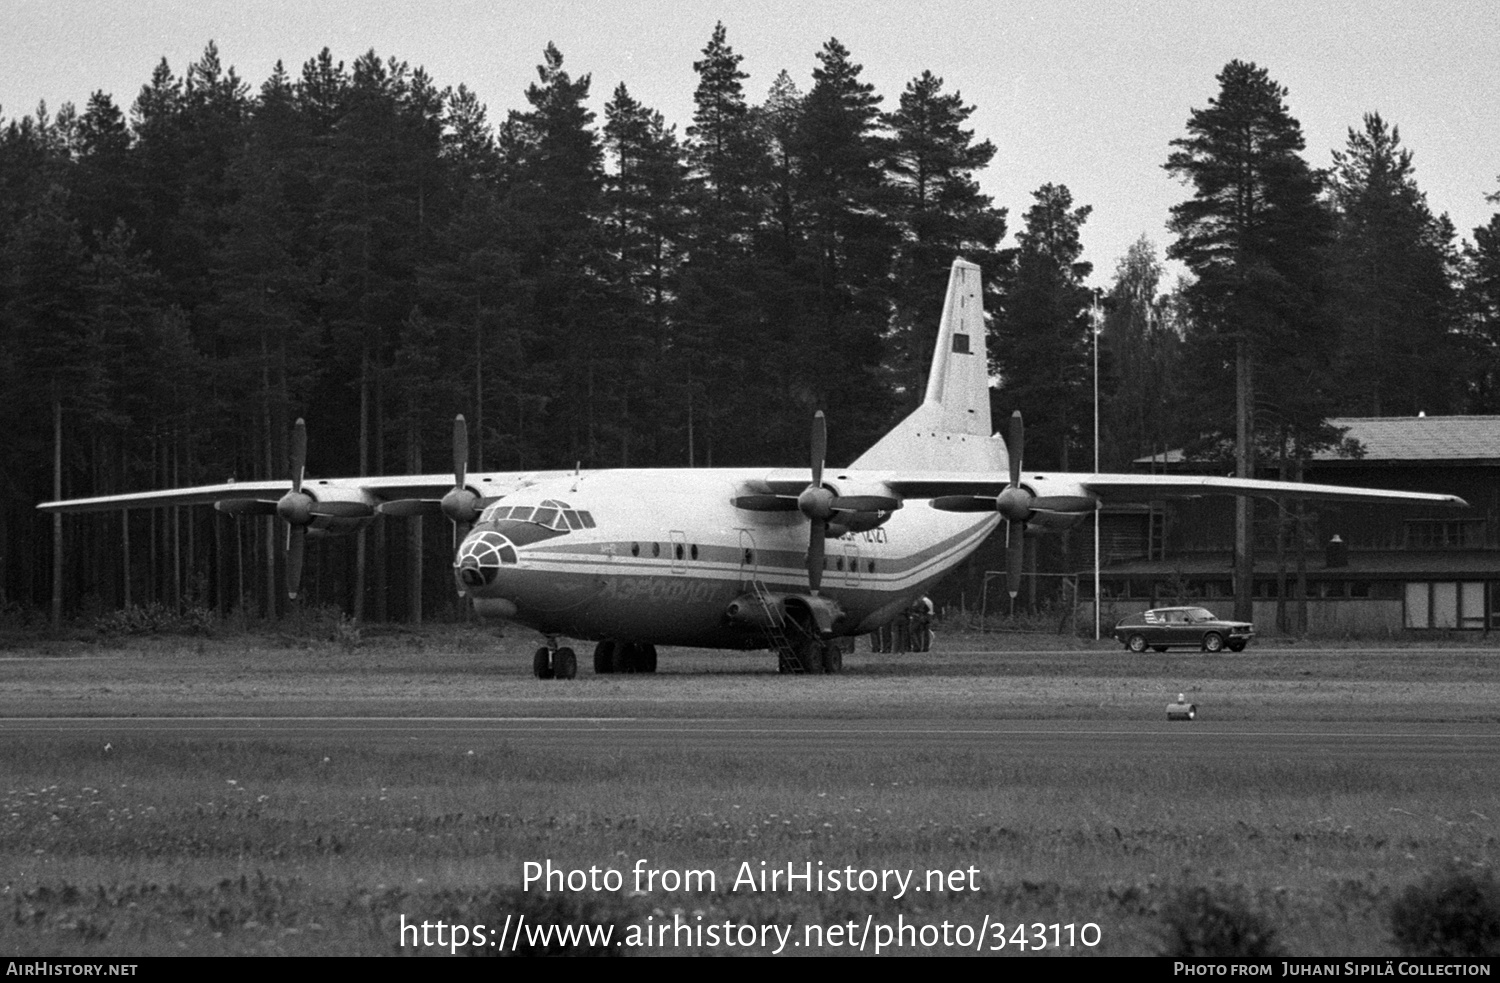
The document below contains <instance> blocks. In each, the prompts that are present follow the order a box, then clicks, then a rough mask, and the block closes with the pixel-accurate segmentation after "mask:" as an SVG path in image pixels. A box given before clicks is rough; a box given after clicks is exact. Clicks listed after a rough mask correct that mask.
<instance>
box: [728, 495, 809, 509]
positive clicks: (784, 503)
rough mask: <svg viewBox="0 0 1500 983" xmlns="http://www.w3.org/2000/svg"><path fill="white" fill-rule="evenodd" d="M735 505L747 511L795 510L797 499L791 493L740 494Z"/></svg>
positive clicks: (735, 500)
mask: <svg viewBox="0 0 1500 983" xmlns="http://www.w3.org/2000/svg"><path fill="white" fill-rule="evenodd" d="M731 501H733V503H734V507H735V508H737V509H744V510H745V511H746V512H795V511H797V500H796V499H795V498H792V497H791V496H790V495H740V496H739V497H738V498H735V499H732V500H731Z"/></svg>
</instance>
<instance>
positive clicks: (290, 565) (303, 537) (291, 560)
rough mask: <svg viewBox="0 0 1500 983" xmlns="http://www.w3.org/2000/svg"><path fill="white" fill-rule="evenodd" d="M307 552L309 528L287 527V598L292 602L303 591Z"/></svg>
mask: <svg viewBox="0 0 1500 983" xmlns="http://www.w3.org/2000/svg"><path fill="white" fill-rule="evenodd" d="M306 550H307V527H306V526H287V542H286V596H287V597H289V598H291V599H292V600H294V601H295V600H296V599H297V594H298V592H300V591H301V590H302V556H303V554H304V553H305V552H306Z"/></svg>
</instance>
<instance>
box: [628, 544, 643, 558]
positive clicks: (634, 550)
mask: <svg viewBox="0 0 1500 983" xmlns="http://www.w3.org/2000/svg"><path fill="white" fill-rule="evenodd" d="M630 555H631V556H640V555H641V544H640V543H631V544H630Z"/></svg>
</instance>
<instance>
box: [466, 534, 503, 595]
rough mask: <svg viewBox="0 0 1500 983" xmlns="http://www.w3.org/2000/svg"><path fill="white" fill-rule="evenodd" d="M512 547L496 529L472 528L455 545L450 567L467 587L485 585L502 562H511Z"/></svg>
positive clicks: (492, 581) (491, 580) (498, 572)
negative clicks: (473, 529) (460, 543)
mask: <svg viewBox="0 0 1500 983" xmlns="http://www.w3.org/2000/svg"><path fill="white" fill-rule="evenodd" d="M515 562H516V548H515V546H514V545H513V544H512V543H511V541H510V540H509V539H506V538H505V537H504V536H502V535H500V534H499V533H497V532H474V533H470V534H469V537H468V538H467V539H465V540H464V541H463V544H462V545H461V546H459V548H458V556H457V557H455V558H454V561H453V567H454V570H455V571H456V572H457V574H458V580H459V583H460V584H462V585H463V586H464V587H465V588H467V589H474V588H478V587H488V586H489V585H490V584H493V583H494V582H495V578H496V577H498V576H499V575H500V568H501V566H502V565H505V564H512V565H513V564H515Z"/></svg>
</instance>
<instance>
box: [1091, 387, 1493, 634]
mask: <svg viewBox="0 0 1500 983" xmlns="http://www.w3.org/2000/svg"><path fill="white" fill-rule="evenodd" d="M1329 422H1330V423H1332V424H1333V425H1334V426H1336V427H1341V428H1344V427H1346V428H1348V430H1347V433H1346V437H1347V438H1350V439H1353V440H1355V441H1358V443H1359V444H1360V445H1361V446H1362V447H1363V449H1364V454H1363V456H1360V457H1340V456H1338V455H1337V454H1335V453H1333V452H1326V453H1323V454H1320V455H1318V456H1316V457H1314V458H1313V459H1312V460H1311V461H1309V462H1307V464H1306V467H1305V472H1304V475H1303V479H1304V480H1306V481H1309V482H1320V483H1326V484H1344V485H1360V486H1364V487H1368V488H1390V489H1397V490H1403V491H1422V492H1438V493H1444V494H1453V495H1460V496H1462V497H1463V498H1464V499H1465V500H1466V501H1468V502H1469V508H1467V509H1445V508H1428V509H1422V508H1411V507H1405V508H1403V507H1397V506H1388V505H1382V506H1371V505H1347V504H1329V503H1317V502H1308V503H1304V504H1303V506H1302V508H1301V515H1300V517H1299V516H1298V514H1297V509H1296V506H1295V505H1294V504H1293V503H1285V504H1278V503H1275V502H1270V501H1266V500H1261V501H1259V502H1258V503H1257V505H1256V525H1255V561H1256V562H1255V622H1256V624H1257V626H1264V628H1265V629H1274V627H1275V626H1276V625H1278V624H1287V623H1293V624H1294V623H1295V621H1290V622H1284V621H1281V620H1280V618H1279V617H1278V615H1280V617H1281V618H1287V617H1291V618H1295V615H1294V614H1290V615H1289V614H1288V612H1289V611H1290V610H1292V609H1293V608H1295V607H1297V606H1300V603H1301V600H1300V599H1301V598H1304V597H1305V598H1306V599H1307V628H1308V630H1309V631H1311V632H1314V633H1319V634H1338V633H1341V632H1357V633H1361V634H1369V633H1372V632H1375V633H1378V632H1382V631H1392V632H1394V631H1401V630H1405V629H1413V630H1444V629H1451V630H1483V631H1489V630H1491V629H1500V416H1420V417H1348V418H1341V419H1334V420H1331V421H1329ZM1136 464H1137V466H1138V467H1140V468H1141V469H1143V470H1155V471H1157V472H1159V473H1160V472H1166V473H1186V474H1191V473H1216V472H1217V471H1219V470H1220V469H1221V467H1220V466H1218V465H1214V464H1207V463H1205V462H1201V461H1189V460H1185V459H1184V457H1183V455H1182V454H1181V453H1180V452H1176V451H1173V452H1170V453H1168V454H1167V455H1165V456H1164V457H1162V456H1158V457H1157V458H1155V459H1151V458H1144V459H1142V460H1140V461H1138V462H1136ZM1260 476H1261V477H1279V475H1276V474H1272V473H1270V472H1266V473H1263V474H1261V475H1260ZM1299 526H1300V528H1301V530H1302V532H1303V534H1302V536H1300V537H1299V536H1298V535H1296V531H1297V529H1298V528H1299ZM1084 538H1085V537H1081V536H1080V537H1077V539H1080V540H1081V539H1084ZM1089 538H1091V537H1089ZM1299 539H1300V541H1301V543H1302V548H1301V549H1300V550H1299V548H1298V542H1299ZM1100 542H1101V554H1102V563H1101V577H1100V593H1101V595H1102V601H1103V612H1102V613H1103V620H1104V623H1105V624H1106V625H1109V624H1113V623H1114V620H1115V619H1118V618H1121V617H1124V616H1125V615H1127V614H1131V613H1134V612H1136V611H1140V610H1143V609H1145V608H1148V607H1154V606H1162V605H1170V604H1182V603H1193V602H1204V603H1206V604H1208V605H1209V606H1210V607H1224V606H1225V605H1226V604H1232V599H1233V597H1234V587H1233V579H1232V578H1233V557H1234V506H1233V504H1232V503H1231V502H1229V501H1226V500H1219V499H1195V500H1189V501H1176V502H1163V503H1153V504H1152V505H1149V506H1133V507H1132V506H1119V507H1109V506H1106V507H1105V509H1104V510H1103V513H1102V516H1101V522H1100ZM1278 544H1279V545H1278ZM1080 547H1082V548H1083V549H1085V550H1087V551H1088V552H1089V553H1092V543H1087V544H1084V543H1077V544H1076V545H1075V547H1074V548H1075V550H1078V549H1079V548H1080ZM1075 557H1076V558H1078V559H1082V562H1081V563H1080V564H1079V566H1078V569H1079V570H1080V571H1082V570H1083V569H1085V568H1087V570H1088V572H1087V573H1086V574H1084V573H1082V572H1081V573H1080V576H1079V578H1078V586H1079V592H1080V595H1081V596H1080V600H1084V601H1085V603H1086V602H1087V601H1088V600H1092V596H1093V582H1092V564H1093V558H1092V556H1091V555H1090V556H1088V557H1087V558H1081V557H1077V553H1076V552H1075ZM1216 600H1217V601H1218V602H1219V603H1218V604H1215V603H1214V602H1215V601H1216ZM1221 613H1222V612H1221Z"/></svg>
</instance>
